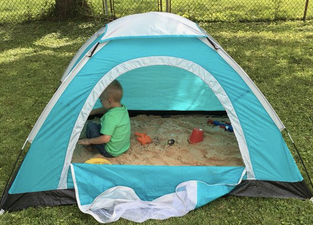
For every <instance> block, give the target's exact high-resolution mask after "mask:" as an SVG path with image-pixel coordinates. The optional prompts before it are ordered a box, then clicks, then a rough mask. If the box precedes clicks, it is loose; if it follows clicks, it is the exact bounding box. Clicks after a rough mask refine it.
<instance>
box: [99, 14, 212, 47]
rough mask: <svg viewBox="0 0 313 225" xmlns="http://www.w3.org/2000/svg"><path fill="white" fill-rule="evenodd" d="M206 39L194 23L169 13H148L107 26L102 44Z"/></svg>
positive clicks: (131, 16)
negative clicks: (169, 38) (129, 40)
mask: <svg viewBox="0 0 313 225" xmlns="http://www.w3.org/2000/svg"><path fill="white" fill-rule="evenodd" d="M155 36H158V37H160V36H165V37H166V36H179V37H182V36H185V37H206V34H205V32H203V31H202V30H201V29H200V28H199V27H198V25H197V24H196V23H194V22H192V21H190V20H188V19H186V18H184V17H181V16H178V15H175V14H171V13H164V12H149V13H142V14H135V15H130V16H125V17H122V18H120V19H117V20H114V21H112V22H111V23H109V24H107V26H106V31H105V33H104V36H103V37H102V38H101V41H102V42H105V41H108V40H112V39H120V38H132V37H155Z"/></svg>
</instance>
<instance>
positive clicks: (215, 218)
mask: <svg viewBox="0 0 313 225" xmlns="http://www.w3.org/2000/svg"><path fill="white" fill-rule="evenodd" d="M100 26H101V24H96V23H91V22H67V23H57V22H41V23H32V24H24V25H16V26H14V27H13V26H1V27H0V28H1V29H0V37H1V39H0V83H1V86H0V93H1V95H0V124H1V129H0V136H1V139H0V141H1V145H0V174H1V176H0V193H2V191H3V189H4V186H5V183H6V181H7V179H8V176H9V174H10V171H11V167H12V164H13V163H14V161H15V159H16V157H17V155H18V153H19V149H20V148H21V147H22V145H23V143H24V141H25V139H26V138H27V136H28V134H29V132H30V131H31V128H32V126H33V125H34V123H35V122H36V120H37V118H38V116H39V115H40V113H41V111H42V110H43V108H44V107H45V105H46V104H47V102H48V101H49V99H50V98H51V96H52V95H53V93H54V90H55V89H56V88H57V87H58V85H59V79H60V78H61V76H62V74H63V71H64V70H65V68H66V66H67V65H68V63H69V62H70V60H71V58H72V57H73V55H74V54H75V52H76V51H77V50H78V48H79V47H80V46H81V45H82V44H83V43H84V42H85V41H86V39H87V38H88V37H90V36H91V35H92V34H93V33H94V32H95V31H96V30H98V29H99V28H100ZM200 26H202V27H203V28H205V29H206V30H207V31H208V32H209V33H210V34H211V35H212V36H213V37H214V38H215V39H216V40H217V41H218V42H219V43H220V44H221V45H222V46H223V47H224V49H225V50H226V51H227V52H228V53H229V54H230V55H231V56H232V57H233V58H234V59H235V60H236V61H237V62H238V64H239V65H241V67H242V68H243V69H244V70H245V71H246V72H247V73H248V74H249V76H250V77H251V78H252V80H253V81H254V82H255V83H256V85H257V86H258V87H259V88H260V89H261V91H262V92H263V94H264V95H265V96H266V97H267V99H268V100H269V102H270V103H271V104H272V106H273V108H274V109H275V110H276V112H277V114H278V115H279V116H280V118H281V119H282V121H283V122H284V124H285V126H286V127H287V129H288V130H289V132H290V133H291V135H292V137H293V139H294V141H295V143H296V144H297V147H298V148H299V150H300V152H301V155H302V157H303V160H304V161H305V163H306V166H307V168H308V171H309V173H310V175H311V177H313V138H312V136H313V67H312V65H313V41H312V39H313V21H307V22H305V23H303V22H299V21H298V22H279V23H207V24H206V23H200ZM285 136H286V135H285ZM286 141H287V144H288V146H289V147H290V149H291V152H292V154H293V155H294V158H295V160H296V162H297V164H298V166H299V168H300V170H301V171H302V174H303V175H304V177H305V179H307V177H306V176H305V174H304V170H303V167H302V165H301V164H300V161H299V157H298V156H297V154H296V153H295V151H294V148H293V147H292V145H291V143H290V141H288V139H287V138H286ZM307 183H308V182H307ZM312 221H313V203H312V202H310V201H300V200H295V199H266V198H243V197H241V198H240V197H227V198H221V199H218V200H216V201H214V202H212V203H210V204H208V205H206V206H204V207H201V208H199V209H197V210H195V211H192V212H190V213H189V214H187V215H186V216H184V217H180V218H171V219H168V220H165V221H155V220H151V221H147V222H145V223H144V224H273V225H275V224H277V225H279V224H308V225H309V224H312ZM0 224H8V225H9V224H10V225H11V224H32V225H33V224H66V225H67V224H98V223H97V222H96V221H95V220H94V219H93V218H92V217H91V216H89V215H85V214H82V213H81V212H80V211H79V209H78V208H77V206H76V205H73V206H62V207H53V208H39V209H33V208H29V209H26V210H23V211H20V212H12V213H5V214H4V215H2V216H0ZM115 224H133V223H131V222H128V221H126V220H120V221H118V222H116V223H115Z"/></svg>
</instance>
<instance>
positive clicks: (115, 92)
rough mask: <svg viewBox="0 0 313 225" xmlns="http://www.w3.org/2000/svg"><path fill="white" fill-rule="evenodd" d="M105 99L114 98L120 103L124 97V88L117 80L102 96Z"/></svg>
mask: <svg viewBox="0 0 313 225" xmlns="http://www.w3.org/2000/svg"><path fill="white" fill-rule="evenodd" d="M101 95H103V97H105V98H107V99H108V98H112V99H113V101H115V102H120V101H121V100H122V97H123V87H122V85H121V84H120V82H118V81H117V80H114V81H113V82H112V83H111V84H109V86H107V88H106V89H105V90H104V91H103V93H102V94H101Z"/></svg>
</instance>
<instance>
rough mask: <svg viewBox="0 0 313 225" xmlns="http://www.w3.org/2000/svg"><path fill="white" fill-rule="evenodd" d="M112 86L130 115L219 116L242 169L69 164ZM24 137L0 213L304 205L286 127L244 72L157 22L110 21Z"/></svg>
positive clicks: (211, 47)
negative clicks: (227, 199)
mask: <svg viewBox="0 0 313 225" xmlns="http://www.w3.org/2000/svg"><path fill="white" fill-rule="evenodd" d="M115 79H117V80H119V81H120V82H121V84H122V86H123V88H124V93H125V94H124V97H123V103H124V104H125V105H126V106H127V108H128V109H129V111H130V112H131V111H132V112H137V113H138V112H141V113H147V112H148V113H162V112H166V113H169V114H170V113H186V112H187V113H188V112H189V113H194V112H202V113H210V112H225V113H226V114H227V116H228V118H229V120H230V121H231V124H232V127H233V130H234V134H235V136H236V139H237V142H238V146H239V149H240V153H241V156H242V160H243V162H244V166H237V167H235V166H232V167H230V166H149V165H142V166H132V165H94V164H80V163H71V158H72V155H73V151H74V149H75V146H76V144H77V141H78V139H79V136H80V134H81V132H82V129H83V127H84V124H85V122H86V121H87V119H88V115H89V113H90V111H91V110H92V109H93V107H95V106H96V105H97V100H98V98H99V96H100V94H101V93H102V91H103V90H104V89H105V88H106V87H107V86H108V85H109V84H110V83H111V82H112V81H113V80H115ZM61 81H62V82H61V85H60V87H59V88H58V89H57V91H56V92H55V94H54V96H53V97H52V98H51V100H50V102H49V103H48V104H47V106H46V108H45V109H44V111H43V112H42V114H41V116H40V117H39V119H38V121H37V122H36V124H35V125H34V127H33V129H32V131H31V132H30V134H29V136H28V138H27V140H26V142H25V144H24V146H23V148H25V146H26V144H27V143H30V147H29V149H28V152H27V154H26V156H25V158H24V160H23V161H22V163H21V164H20V166H19V167H18V169H17V170H16V172H15V174H13V176H12V179H11V180H10V182H9V183H8V185H7V187H6V190H5V192H4V195H3V196H2V199H1V205H0V206H1V209H2V210H8V211H14V210H19V209H23V208H27V207H30V206H54V205H65V204H74V203H77V204H78V206H79V208H80V209H81V210H82V211H83V212H84V213H88V214H91V215H93V216H94V217H95V218H96V219H97V220H98V221H100V222H112V221H115V220H117V219H118V218H120V217H123V218H126V219H129V220H132V221H137V222H141V221H144V220H146V219H150V218H155V219H165V218H168V217H171V216H182V215H184V214H186V213H187V212H188V211H190V210H193V209H195V208H197V207H201V206H203V205H205V204H207V203H209V202H210V201H213V200H214V199H216V198H219V197H221V196H224V195H227V194H229V195H236V196H257V197H281V198H287V197H292V198H299V199H307V198H310V197H312V193H311V192H310V190H309V189H308V187H307V186H306V184H305V182H304V179H303V177H302V175H301V174H300V172H299V169H298V167H297V165H296V163H295V161H294V159H293V157H292V155H291V153H290V151H289V149H288V146H287V145H286V143H285V141H284V139H283V137H282V134H281V131H282V130H284V128H285V127H284V125H283V123H282V121H281V120H280V119H279V117H278V116H277V114H276V113H275V111H274V110H273V108H272V107H271V105H270V104H269V102H268V101H267V100H266V98H265V97H264V96H263V94H262V93H261V92H260V90H259V89H258V88H257V87H256V85H255V84H254V83H253V81H252V80H251V79H250V78H249V76H248V75H247V74H246V73H245V72H244V71H243V70H242V68H241V67H240V66H239V65H238V64H237V63H236V62H235V61H234V60H233V59H232V58H231V57H230V56H229V55H228V54H227V53H226V52H225V51H224V49H223V48H222V47H221V46H220V45H219V43H218V42H216V41H215V40H214V39H213V38H212V37H211V36H210V35H209V34H207V33H206V32H205V31H204V30H202V29H201V28H200V27H199V26H198V25H197V24H195V23H193V22H191V21H190V20H187V19H185V18H183V17H180V16H177V15H174V14H170V13H160V12H150V13H143V14H136V15H130V16H126V17H123V18H120V19H117V20H115V21H113V22H111V23H109V24H107V25H106V26H105V27H103V28H101V29H100V30H99V31H97V32H96V33H95V34H94V35H93V36H92V37H91V38H90V39H89V40H88V41H87V42H86V43H85V44H84V45H83V46H82V47H81V48H80V50H79V51H78V53H77V54H76V56H75V57H74V58H73V60H72V61H71V63H70V65H69V66H68V68H67V69H66V71H65V73H64V75H63V76H62V78H61Z"/></svg>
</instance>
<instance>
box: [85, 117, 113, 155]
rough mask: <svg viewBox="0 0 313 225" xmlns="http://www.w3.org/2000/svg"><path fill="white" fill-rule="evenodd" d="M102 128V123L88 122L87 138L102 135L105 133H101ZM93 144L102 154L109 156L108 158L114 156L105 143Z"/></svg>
mask: <svg viewBox="0 0 313 225" xmlns="http://www.w3.org/2000/svg"><path fill="white" fill-rule="evenodd" d="M100 130H101V124H96V123H93V122H90V123H88V124H87V129H86V137H87V138H97V137H100V136H101V135H103V134H101V133H100ZM92 146H93V147H95V148H96V149H97V150H98V152H99V153H100V154H101V155H103V156H105V157H108V158H112V157H113V156H112V155H110V154H109V153H108V152H107V151H106V150H105V144H98V145H92Z"/></svg>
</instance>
